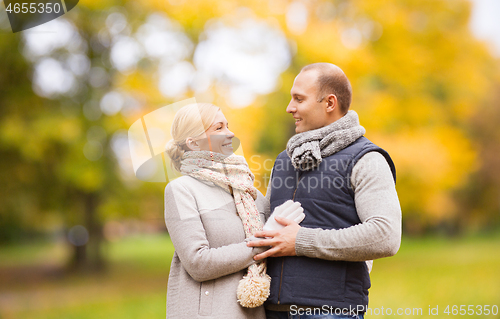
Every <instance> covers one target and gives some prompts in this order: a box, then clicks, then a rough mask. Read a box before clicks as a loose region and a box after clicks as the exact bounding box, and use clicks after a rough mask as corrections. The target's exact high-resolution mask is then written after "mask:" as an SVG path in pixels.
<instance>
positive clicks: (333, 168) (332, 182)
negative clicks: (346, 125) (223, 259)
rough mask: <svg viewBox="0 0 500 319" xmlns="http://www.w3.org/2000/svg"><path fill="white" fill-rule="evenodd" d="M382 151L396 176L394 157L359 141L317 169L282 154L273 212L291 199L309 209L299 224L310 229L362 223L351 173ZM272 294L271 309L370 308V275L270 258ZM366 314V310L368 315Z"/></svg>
mask: <svg viewBox="0 0 500 319" xmlns="http://www.w3.org/2000/svg"><path fill="white" fill-rule="evenodd" d="M371 151H377V152H380V153H381V154H382V155H383V156H384V157H385V158H386V160H387V162H388V163H389V166H390V168H391V171H392V174H393V177H394V180H395V179H396V172H395V167H394V164H393V162H392V160H391V158H390V156H389V154H388V153H387V152H386V151H384V150H383V149H381V148H380V147H378V146H376V145H375V144H373V143H372V142H370V141H369V140H368V139H367V138H365V137H360V138H359V139H357V140H356V141H355V142H353V143H352V144H351V145H349V146H347V147H346V148H344V149H343V150H341V151H339V152H337V153H335V154H333V155H331V156H329V157H326V158H323V160H322V162H321V164H320V166H319V167H318V168H316V169H314V170H309V171H300V170H296V169H295V168H294V167H293V166H292V163H291V161H290V158H289V157H288V155H287V154H286V151H284V152H282V153H281V154H279V155H278V158H277V159H276V162H275V163H274V167H273V173H272V179H271V211H273V210H274V208H275V207H276V206H279V205H281V204H283V203H284V202H285V201H287V200H289V199H293V200H294V201H298V202H300V203H301V204H302V207H303V208H304V213H305V215H306V217H305V219H304V220H303V221H302V223H301V224H300V225H301V226H303V227H308V228H322V229H341V228H347V227H350V226H353V225H356V224H359V223H361V221H360V220H359V218H358V214H357V211H356V206H355V203H354V191H353V190H352V187H351V172H352V168H353V166H354V165H355V164H356V162H357V161H358V160H359V159H360V158H361V157H362V156H363V155H365V154H366V153H368V152H371ZM267 273H268V274H269V276H271V295H270V296H269V299H268V300H267V302H266V304H282V305H301V306H316V307H322V306H324V305H328V306H331V307H334V308H341V309H354V310H356V308H357V306H358V305H362V306H363V307H364V309H366V307H367V306H368V288H370V276H369V275H368V269H367V267H366V264H365V262H347V261H330V260H323V259H318V258H308V257H304V256H300V257H299V256H293V257H275V258H268V264H267ZM363 312H364V311H363Z"/></svg>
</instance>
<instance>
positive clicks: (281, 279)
mask: <svg viewBox="0 0 500 319" xmlns="http://www.w3.org/2000/svg"><path fill="white" fill-rule="evenodd" d="M301 177H302V174H300V173H299V178H298V179H297V186H296V187H295V190H294V191H293V195H292V200H293V201H294V200H295V193H297V188H299V183H300V178H301ZM284 266H285V257H282V260H281V272H280V289H279V291H278V305H279V304H280V303H281V302H280V296H281V283H282V282H283V267H284Z"/></svg>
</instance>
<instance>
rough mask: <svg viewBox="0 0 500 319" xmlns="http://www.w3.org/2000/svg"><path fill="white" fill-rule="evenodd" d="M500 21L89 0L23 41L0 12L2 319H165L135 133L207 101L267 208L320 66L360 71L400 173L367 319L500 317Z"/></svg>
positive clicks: (418, 7) (320, 0)
mask: <svg viewBox="0 0 500 319" xmlns="http://www.w3.org/2000/svg"><path fill="white" fill-rule="evenodd" d="M498 3H499V2H498V1H495V0H476V1H473V2H470V1H468V0H432V1H417V0H404V1H400V0H385V1H362V0H308V1H300V0H292V1H290V0H247V1H218V0H190V1H188V0H162V1H157V0H144V1H116V0H100V1H95V0H83V1H80V2H79V3H78V5H77V6H76V7H75V8H74V9H73V10H71V11H70V12H68V13H67V14H65V15H64V16H62V17H59V18H57V19H55V20H53V21H51V22H49V23H47V24H43V25H41V26H38V27H36V28H32V29H29V30H25V31H23V32H19V33H15V34H14V33H12V32H11V30H10V27H9V21H8V19H7V16H6V14H5V6H4V4H3V2H0V189H1V191H0V318H1V319H13V318H22V319H25V318H38V319H42V318H64V319H66V318H68V319H73V318H74V319H77V318H78V319H79V318H92V319H94V318H120V319H127V318H138V319H140V318H148V319H151V318H163V317H164V316H165V298H166V284H167V280H168V271H169V265H170V259H171V256H172V254H173V247H172V245H171V243H170V241H169V238H168V234H167V233H166V230H165V226H164V222H163V189H164V187H165V183H147V182H143V181H140V180H139V179H137V178H136V176H135V174H134V170H133V167H132V163H131V158H130V150H129V143H128V139H127V138H128V137H127V130H128V129H129V127H130V126H131V125H132V123H134V122H135V121H137V120H138V119H139V118H141V117H142V116H144V115H146V114H148V113H151V112H153V111H155V110H157V109H159V108H161V107H163V106H165V105H169V104H171V103H174V102H178V101H180V100H183V99H187V98H192V97H195V98H196V100H197V101H198V102H212V103H214V104H216V105H218V106H220V107H221V108H222V109H223V111H224V113H225V114H226V117H227V118H228V120H229V123H230V126H231V129H232V130H233V131H234V132H235V134H236V136H237V137H238V138H239V139H240V140H241V145H242V148H243V150H244V154H245V157H246V158H247V160H248V162H249V164H250V166H251V168H252V170H253V171H254V173H255V175H256V185H257V186H258V187H259V188H260V190H261V191H262V192H263V193H265V191H266V182H267V180H268V178H269V173H270V170H271V167H272V163H273V160H274V158H275V157H276V155H277V154H278V153H279V152H281V151H282V150H283V149H284V147H285V145H286V141H287V140H288V138H290V137H291V136H292V135H293V133H294V124H293V119H292V117H291V116H290V115H289V114H287V113H286V112H285V108H286V106H287V104H288V102H289V99H290V97H289V91H290V88H291V86H292V83H293V79H294V77H295V76H296V74H297V73H298V72H299V70H300V69H301V67H302V66H304V65H306V64H309V63H313V62H331V63H334V64H337V65H338V66H340V67H341V68H342V69H343V70H344V71H345V73H346V74H347V76H348V77H349V79H350V81H351V83H352V86H353V92H354V94H353V103H352V109H354V110H356V111H357V112H358V114H359V116H360V121H361V124H362V125H363V126H364V127H365V128H366V130H367V134H366V136H367V137H368V138H369V139H371V140H372V141H373V142H375V143H376V144H378V145H380V146H381V147H382V148H384V149H386V150H387V151H389V153H390V154H391V156H392V158H393V159H394V162H395V164H396V168H397V185H396V187H397V190H398V195H399V198H400V202H401V206H402V210H403V234H404V239H403V243H402V246H401V249H400V252H399V253H398V254H397V255H396V256H395V257H391V258H387V259H383V260H379V261H375V264H374V268H373V272H372V284H373V288H372V289H371V290H370V298H371V301H370V307H372V308H379V309H380V307H384V308H385V309H386V308H389V307H390V308H392V309H393V311H394V312H395V311H396V309H397V308H402V309H406V308H412V309H413V308H421V309H422V313H421V314H418V311H417V314H408V313H407V314H406V315H402V316H401V317H418V316H420V317H422V316H424V317H426V316H427V315H428V311H429V310H428V309H429V307H431V308H435V307H436V306H438V307H439V311H440V314H441V315H442V316H446V314H443V311H444V310H445V309H446V306H447V305H449V306H450V307H451V306H453V305H458V306H460V305H474V307H477V306H484V305H490V309H492V308H491V306H493V305H496V307H497V308H496V309H497V313H498V307H499V306H500V274H499V271H498V270H499V269H500V130H499V129H498V121H499V119H500V59H499V57H500V45H499V44H498V43H497V44H496V43H495V37H496V38H498V35H499V34H500V26H499V24H498V23H496V22H495V21H496V20H498V17H499V16H500V5H499V4H498ZM498 41H499V42H500V40H498ZM474 309H476V308H474ZM482 309H485V308H482ZM449 310H450V313H451V308H450V309H449ZM477 314H478V313H477V312H475V313H474V315H472V316H473V317H474V316H475V315H477ZM482 316H484V313H483V315H482ZM489 316H490V317H491V316H494V317H497V316H498V315H493V314H490V315H489ZM371 317H380V318H383V317H384V315H382V314H380V313H379V314H378V315H372V316H367V318H371ZM389 317H390V316H389ZM439 317H441V316H439Z"/></svg>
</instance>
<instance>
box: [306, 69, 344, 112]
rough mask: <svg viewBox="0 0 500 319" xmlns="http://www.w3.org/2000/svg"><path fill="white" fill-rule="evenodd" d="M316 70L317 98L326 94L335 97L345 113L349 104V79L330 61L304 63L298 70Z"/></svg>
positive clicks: (319, 98)
mask: <svg viewBox="0 0 500 319" xmlns="http://www.w3.org/2000/svg"><path fill="white" fill-rule="evenodd" d="M308 71H316V72H317V74H318V78H317V85H318V100H321V99H323V98H324V97H325V96H327V95H328V94H334V95H335V96H336V97H337V101H338V103H339V107H340V111H341V113H342V114H346V113H347V111H349V107H350V106H351V98H352V88H351V83H350V82H349V79H347V76H346V75H345V73H344V71H342V69H341V68H339V67H338V66H336V65H335V64H331V63H313V64H309V65H306V66H305V67H303V68H302V70H300V72H308Z"/></svg>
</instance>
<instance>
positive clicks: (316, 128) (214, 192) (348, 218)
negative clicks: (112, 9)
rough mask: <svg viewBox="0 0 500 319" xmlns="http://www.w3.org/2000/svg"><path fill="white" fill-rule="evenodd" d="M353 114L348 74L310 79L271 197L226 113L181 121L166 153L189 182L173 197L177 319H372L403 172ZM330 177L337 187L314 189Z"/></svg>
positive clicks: (195, 111) (302, 79)
mask: <svg viewBox="0 0 500 319" xmlns="http://www.w3.org/2000/svg"><path fill="white" fill-rule="evenodd" d="M350 103H351V85H350V83H349V80H348V79H347V77H346V75H345V74H344V72H343V71H342V70H341V69H340V68H339V67H337V66H335V65H333V64H329V63H315V64H311V65H307V66H305V67H304V68H303V69H302V70H301V71H300V73H299V74H298V75H297V77H296V78H295V81H294V83H293V87H292V89H291V101H290V103H289V104H288V106H287V108H286V112H288V113H290V114H291V115H292V116H293V117H294V119H295V120H296V122H295V126H296V128H295V132H296V134H295V135H294V136H292V137H291V138H290V140H289V141H288V143H287V146H286V150H285V151H283V152H282V153H281V154H279V155H278V157H277V158H276V161H275V164H274V168H273V171H272V174H271V180H270V183H269V187H268V189H267V193H266V197H264V196H263V195H262V194H261V193H260V192H259V191H258V190H257V189H256V188H255V187H254V186H253V181H254V175H253V174H252V172H251V171H250V170H249V168H248V165H247V163H246V161H245V159H244V158H243V157H242V156H237V155H234V154H233V148H232V143H231V141H232V138H233V137H234V134H233V133H232V132H231V131H230V129H229V125H228V122H227V120H226V118H225V117H224V114H223V113H222V112H221V110H220V109H219V108H218V107H216V106H214V105H212V104H190V105H187V106H185V107H183V108H182V109H180V110H179V111H178V112H177V114H176V116H175V118H174V122H173V125H172V137H173V139H172V140H171V141H169V143H168V144H167V147H166V148H167V154H168V155H169V157H170V158H171V161H172V164H173V166H174V168H175V169H177V170H178V171H180V172H181V173H182V175H183V176H182V177H180V178H178V179H176V180H174V181H172V182H170V183H169V184H168V185H167V187H166V188H165V222H166V226H167V229H168V232H169V234H170V237H171V239H172V242H173V244H174V247H175V253H174V256H173V259H172V264H171V267H170V276H169V281H168V290H167V318H171V319H184V318H185V319H193V318H204V319H212V318H213V319H250V318H254V319H264V318H267V319H282V318H283V319H284V318H363V315H364V310H365V309H366V308H367V305H368V289H369V288H370V277H369V272H370V270H371V263H372V260H373V259H377V258H382V257H388V256H392V255H394V254H395V253H396V252H397V251H398V249H399V245H400V241H401V208H400V205H399V200H398V196H397V193H396V189H395V179H396V176H395V168H394V164H393V162H392V160H391V158H390V156H389V154H388V153H387V152H386V151H384V150H383V149H381V148H380V147H378V146H376V145H375V144H373V143H372V142H370V141H369V140H368V139H367V138H365V137H364V133H365V129H364V128H363V127H362V126H361V125H360V124H359V119H358V115H357V114H356V112H354V111H352V110H349V107H350ZM338 162H342V163H344V164H345V165H333V164H334V163H338ZM290 164H291V165H290ZM332 167H335V169H331V168H332ZM325 176H326V177H327V178H328V179H329V180H331V181H335V182H332V183H328V184H327V186H325V184H323V183H321V184H319V183H313V181H317V180H318V178H323V179H324V178H325ZM285 180H286V181H288V182H287V183H284V182H283V181H285ZM290 181H292V182H290ZM298 309H302V311H300V310H299V311H297V310H298Z"/></svg>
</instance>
